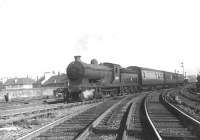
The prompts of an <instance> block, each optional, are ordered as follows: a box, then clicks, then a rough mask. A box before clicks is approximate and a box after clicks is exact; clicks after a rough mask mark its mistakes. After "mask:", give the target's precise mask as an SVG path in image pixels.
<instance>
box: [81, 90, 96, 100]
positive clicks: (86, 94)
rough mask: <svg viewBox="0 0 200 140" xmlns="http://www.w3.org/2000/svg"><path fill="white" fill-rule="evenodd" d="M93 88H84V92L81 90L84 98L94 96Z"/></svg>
mask: <svg viewBox="0 0 200 140" xmlns="http://www.w3.org/2000/svg"><path fill="white" fill-rule="evenodd" d="M94 91H95V90H94V89H91V90H85V91H84V92H83V97H84V98H85V99H88V98H90V97H93V96H94Z"/></svg>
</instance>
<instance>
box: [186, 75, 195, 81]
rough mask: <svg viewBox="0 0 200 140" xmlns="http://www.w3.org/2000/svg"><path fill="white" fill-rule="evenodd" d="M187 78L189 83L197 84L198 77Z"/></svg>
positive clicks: (189, 76)
mask: <svg viewBox="0 0 200 140" xmlns="http://www.w3.org/2000/svg"><path fill="white" fill-rule="evenodd" d="M186 78H187V79H188V82H189V83H193V82H197V76H196V75H187V77H186Z"/></svg>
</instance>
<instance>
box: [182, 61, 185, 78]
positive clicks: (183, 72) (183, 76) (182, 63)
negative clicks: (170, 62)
mask: <svg viewBox="0 0 200 140" xmlns="http://www.w3.org/2000/svg"><path fill="white" fill-rule="evenodd" d="M181 67H182V68H183V77H184V79H185V72H184V64H183V62H181Z"/></svg>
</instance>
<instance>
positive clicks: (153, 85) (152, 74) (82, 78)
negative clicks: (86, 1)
mask: <svg viewBox="0 0 200 140" xmlns="http://www.w3.org/2000/svg"><path fill="white" fill-rule="evenodd" d="M67 76H68V78H69V83H68V87H67V94H65V95H66V96H65V98H66V99H71V100H80V99H81V100H82V99H84V98H94V97H101V96H114V95H118V94H124V93H134V92H138V91H141V90H149V89H161V88H168V87H174V86H178V85H182V84H183V83H184V77H183V75H182V74H177V73H172V72H165V71H160V70H155V69H149V68H143V67H137V66H130V67H127V68H122V67H121V66H120V65H118V64H113V63H101V64H98V62H97V60H95V59H93V60H92V61H91V64H86V63H84V62H82V61H81V59H80V56H75V61H74V62H72V63H70V64H69V66H68V67H67Z"/></svg>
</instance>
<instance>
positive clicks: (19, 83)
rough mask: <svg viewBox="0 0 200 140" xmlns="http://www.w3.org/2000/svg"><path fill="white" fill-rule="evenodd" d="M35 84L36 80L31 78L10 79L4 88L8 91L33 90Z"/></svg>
mask: <svg viewBox="0 0 200 140" xmlns="http://www.w3.org/2000/svg"><path fill="white" fill-rule="evenodd" d="M34 83H35V80H33V79H31V78H28V77H26V78H11V79H8V80H7V81H6V82H5V83H4V87H5V89H6V90H10V89H31V88H33V84H34Z"/></svg>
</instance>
